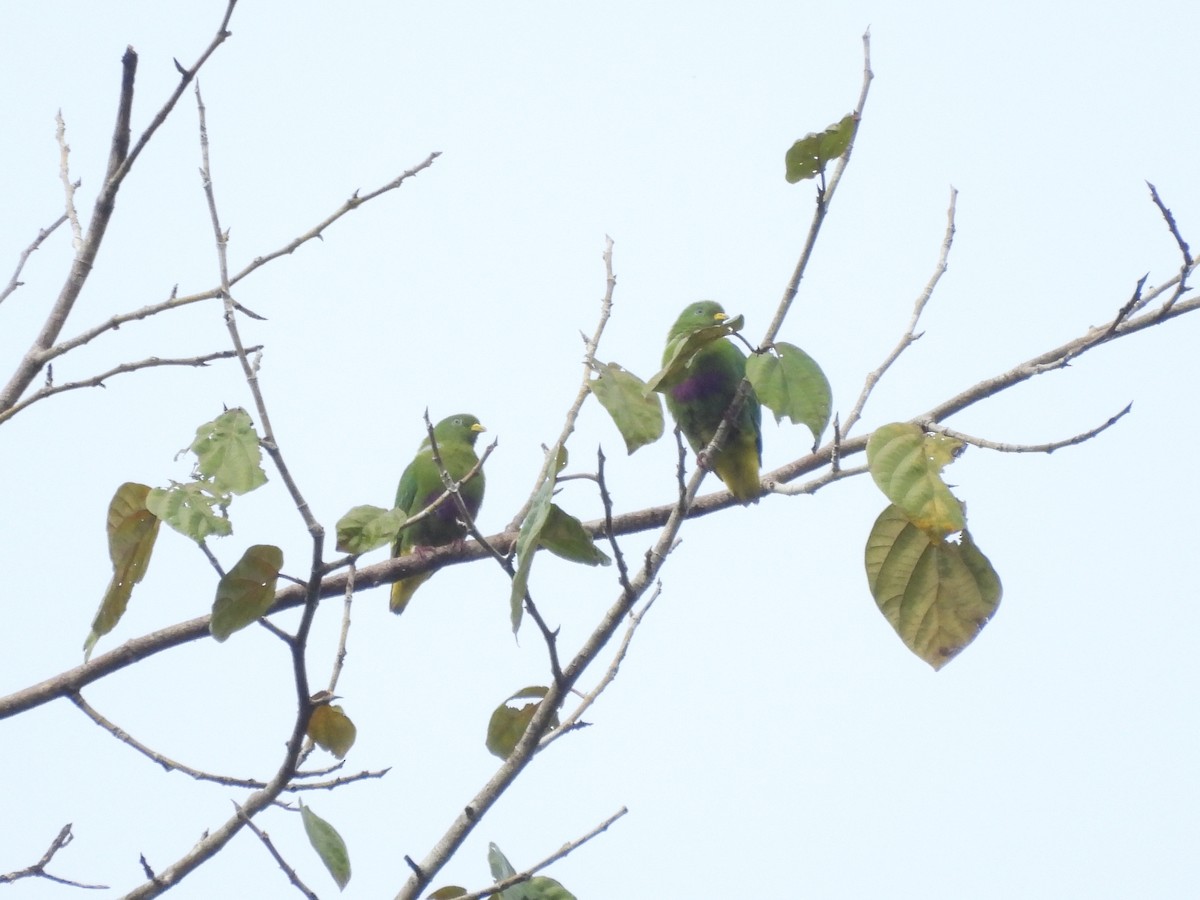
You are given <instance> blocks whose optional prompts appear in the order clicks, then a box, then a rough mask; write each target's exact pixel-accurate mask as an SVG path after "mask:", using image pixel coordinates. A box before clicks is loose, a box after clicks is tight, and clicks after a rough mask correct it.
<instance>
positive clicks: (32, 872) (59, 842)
mask: <svg viewBox="0 0 1200 900" xmlns="http://www.w3.org/2000/svg"><path fill="white" fill-rule="evenodd" d="M73 838H74V835H72V834H71V823H70V822H68V823H67V824H66V825H64V826H63V827H62V828H61V829H59V832H58V834H57V835H56V836H55V838H54V840H53V841H51V842H50V847H49V849H47V850H46V852H45V853H43V854H42V858H41V859H39V860H38V861H37V862H35V863H34V864H33V865H32V866H26V867H25V868H24V869H18V870H17V871H15V872H5V873H3V874H0V884H11V883H12V882H14V881H20V880H21V879H22V878H45V879H46V880H47V881H53V882H55V883H56V884H62V885H66V886H67V887H77V888H83V889H84V890H88V891H106V890H108V885H106V884H84V883H83V882H82V881H71V880H70V879H67V878H59V877H58V876H57V875H51V874H50V873H49V872H47V871H46V866H48V865H49V864H50V860H52V859H54V854H56V853H57V852H58V851H59V850H61V849H62V848H63V847H65V846H67V844H69V843H71V841H72V840H73Z"/></svg>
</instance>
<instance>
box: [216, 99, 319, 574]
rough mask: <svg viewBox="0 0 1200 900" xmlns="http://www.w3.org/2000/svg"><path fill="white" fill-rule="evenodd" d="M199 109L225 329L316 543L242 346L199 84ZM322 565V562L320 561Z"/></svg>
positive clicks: (265, 437) (272, 452)
mask: <svg viewBox="0 0 1200 900" xmlns="http://www.w3.org/2000/svg"><path fill="white" fill-rule="evenodd" d="M195 90H196V109H197V111H198V113H199V116H200V156H201V168H200V177H201V180H202V181H203V185H204V197H205V199H206V200H207V201H208V212H209V219H210V221H211V222H212V228H213V237H214V239H215V241H216V247H217V265H218V268H219V270H220V275H221V294H222V296H223V297H224V298H225V327H226V329H227V330H228V331H229V337H230V339H231V340H232V341H233V347H234V350H235V351H236V356H237V358H238V361H239V362H240V363H241V365H242V373H243V374H244V375H245V376H246V385H247V386H248V387H249V388H250V394H251V396H252V397H253V398H254V408H255V409H256V410H257V412H258V422H259V426H260V427H261V428H262V439H261V441H260V443H261V444H262V447H263V449H264V450H266V451H267V455H268V456H270V457H271V460H272V462H274V463H275V469H276V470H277V471H278V472H279V477H280V478H281V479H282V481H283V483H284V486H285V487H286V488H287V491H288V493H289V494H290V495H291V497H292V502H294V503H295V504H296V509H297V511H298V512H299V513H300V517H301V518H302V519H303V520H304V525H305V527H306V528H307V529H308V533H309V534H311V535H312V536H313V537H314V539H316V538H318V537H319V536H321V535H324V529H323V528H322V527H321V524H320V523H319V522H318V521H317V520H316V518H315V517H314V516H313V514H312V510H311V509H310V508H309V505H308V501H307V500H305V499H304V495H303V494H301V493H300V486H299V485H298V484H297V483H296V480H295V479H294V478H293V477H292V473H291V470H290V469H288V467H287V463H286V462H285V461H284V459H283V451H282V449H280V447H279V443H278V441H276V440H275V431H274V429H273V428H272V426H271V417H270V415H269V414H268V413H267V403H266V400H265V399H264V398H263V395H262V389H261V388H260V386H259V383H258V366H257V364H252V363H251V362H250V360H249V358H248V353H249V352H250V351H248V350H246V348H245V347H244V346H243V344H242V336H241V332H240V331H239V330H238V325H237V315H236V312H235V310H234V300H233V294H232V293H230V281H229V261H228V254H227V248H228V245H229V234H228V232H225V231H223V230H222V229H221V218H220V216H219V215H218V213H217V198H216V194H215V192H214V191H213V183H212V169H211V167H210V166H209V160H208V157H209V146H208V125H207V122H206V121H205V109H204V100H203V98H202V97H201V95H200V83H199V82H197V83H196V89H195ZM317 563H318V565H319V564H320V560H319V559H318V560H317Z"/></svg>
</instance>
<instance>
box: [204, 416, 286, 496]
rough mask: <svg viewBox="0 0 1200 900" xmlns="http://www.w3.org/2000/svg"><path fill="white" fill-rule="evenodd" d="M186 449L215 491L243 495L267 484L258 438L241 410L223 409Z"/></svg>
mask: <svg viewBox="0 0 1200 900" xmlns="http://www.w3.org/2000/svg"><path fill="white" fill-rule="evenodd" d="M189 449H190V450H191V451H192V452H193V453H195V454H196V468H197V469H198V470H199V472H200V474H201V475H202V476H204V477H205V478H208V479H211V480H212V483H213V486H214V487H215V488H216V489H217V490H218V491H222V492H225V491H227V492H229V493H231V494H245V493H246V492H248V491H252V490H254V489H255V488H256V487H259V486H261V485H263V484H266V482H267V474H266V473H265V472H264V471H263V469H262V449H261V447H260V446H259V442H258V435H257V434H255V432H254V424H253V423H252V422H251V421H250V414H249V413H247V412H246V411H245V410H244V409H230V410H226V411H225V412H224V413H222V414H221V415H219V416H217V417H216V418H215V419H213V420H212V421H211V422H206V423H204V424H203V425H201V426H200V427H199V428H197V429H196V439H195V440H194V441H192V446H191V447H190V448H189Z"/></svg>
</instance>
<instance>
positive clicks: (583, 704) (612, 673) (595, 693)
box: [540, 581, 662, 750]
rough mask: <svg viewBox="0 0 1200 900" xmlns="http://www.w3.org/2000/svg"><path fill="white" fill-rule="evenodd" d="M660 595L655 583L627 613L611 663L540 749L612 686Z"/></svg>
mask: <svg viewBox="0 0 1200 900" xmlns="http://www.w3.org/2000/svg"><path fill="white" fill-rule="evenodd" d="M661 594H662V582H661V581H659V582H656V583H655V585H654V591H653V592H652V593H651V594H650V596H649V597H648V598H647V599H646V602H645V603H644V604H642V608H641V609H639V610H631V611H630V613H629V624H628V625H627V626H626V628H625V637H624V638H622V639H621V646H619V647H618V648H617V652H616V653H615V654H613V659H612V662H611V663H609V665H608V669H606V670H605V672H604V675H603V677H601V679H600V680H599V681H598V682H596V686H595V687H594V688H592V689H591V690H590V691H589V692H588V693H587V694H585V695H584V696H583V698H582V699H581V700H580V701H579V705H578V706H576V707H575V708H574V709H573V710H571V714H570V715H568V716H567V717H566V718H565V719H563V720H562V722H561V723H560V724H559V726H558V727H557V728H556V729H554V730H553V731H551V732H550V733H548V734H547V735H546V736H545V737H543V738H542V742H541V747H540V749H542V750H545V749H546V748H547V747H548V746H550V745H551V744H552V743H554V742H555V741H556V740H558V739H559V738H560V737H562V736H563V735H564V734H567V733H568V732H570V731H572V730H573V729H574V728H575V727H576V726H577V725H578V723H579V720H580V718H581V717H582V716H583V714H584V713H585V712H586V711H587V710H588V708H589V707H590V706H591V705H592V704H593V703H595V702H596V700H597V699H598V698H599V697H600V695H601V694H602V693H604V689H605V688H607V687H608V686H609V685H610V684H612V682H613V680H614V679H615V678H616V677H617V672H619V671H620V669H621V663H622V662H624V661H625V655H626V654H627V653H628V652H629V645H630V644H632V643H633V635H634V633H636V632H637V629H638V626H639V625H641V624H642V620H643V619H645V618H646V613H648V612H650V607H652V606H653V605H654V601H655V600H657V599H658V598H659V596H660V595H661Z"/></svg>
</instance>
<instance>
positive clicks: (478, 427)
mask: <svg viewBox="0 0 1200 900" xmlns="http://www.w3.org/2000/svg"><path fill="white" fill-rule="evenodd" d="M471 430H472V431H474V432H480V431H487V429H486V428H484V427H483V426H482V425H480V424H479V423H478V422H476V423H475V424H474V425H472V426H471Z"/></svg>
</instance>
